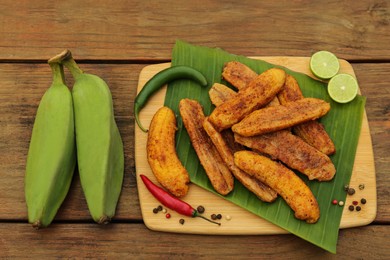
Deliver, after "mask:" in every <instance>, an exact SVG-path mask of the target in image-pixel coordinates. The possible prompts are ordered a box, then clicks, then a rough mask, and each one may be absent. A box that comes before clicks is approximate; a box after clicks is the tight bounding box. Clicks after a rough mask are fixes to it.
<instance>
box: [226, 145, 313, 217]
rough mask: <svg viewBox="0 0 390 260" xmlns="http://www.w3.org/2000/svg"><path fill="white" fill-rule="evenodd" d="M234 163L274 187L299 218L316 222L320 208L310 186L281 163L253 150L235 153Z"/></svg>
mask: <svg viewBox="0 0 390 260" xmlns="http://www.w3.org/2000/svg"><path fill="white" fill-rule="evenodd" d="M234 163H235V164H236V165H237V166H238V167H239V168H240V169H241V170H243V171H245V172H247V173H248V174H250V175H252V176H254V177H256V178H258V179H259V180H260V181H262V182H264V183H265V184H267V185H268V186H270V187H271V188H272V189H274V190H275V191H276V192H277V193H278V194H279V195H280V196H281V197H282V198H283V199H284V200H285V201H286V202H287V204H288V205H289V206H290V207H291V209H292V210H293V211H294V212H295V217H296V218H297V219H301V220H305V221H306V222H307V223H316V222H317V221H318V219H319V217H320V208H319V206H318V203H317V200H316V198H315V197H314V195H313V193H312V192H311V190H310V188H309V187H308V186H307V185H306V184H305V183H304V182H303V181H302V180H301V179H300V178H299V177H298V176H297V175H296V174H295V173H294V172H293V171H291V170H289V169H288V168H286V167H285V166H283V165H282V164H281V163H277V162H275V161H272V160H271V159H269V158H267V157H264V156H262V155H259V154H257V153H255V152H251V151H239V152H236V153H234Z"/></svg>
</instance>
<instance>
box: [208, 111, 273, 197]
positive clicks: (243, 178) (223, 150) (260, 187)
mask: <svg viewBox="0 0 390 260" xmlns="http://www.w3.org/2000/svg"><path fill="white" fill-rule="evenodd" d="M203 128H204V129H205V130H206V133H207V134H208V135H209V136H210V138H211V140H212V142H213V143H214V145H215V147H216V148H217V150H218V152H219V154H220V155H221V157H222V159H223V160H224V162H225V163H226V165H227V166H228V167H229V169H230V171H231V172H232V173H233V175H234V177H236V179H237V180H238V181H239V182H241V183H242V184H243V185H244V186H245V187H246V188H247V189H248V190H250V191H251V192H253V193H254V194H255V195H256V196H257V197H258V198H259V199H260V200H262V201H265V202H272V201H274V200H275V199H276V198H277V193H276V192H275V191H274V190H272V189H271V188H270V187H268V186H267V185H265V184H264V183H262V182H260V181H259V180H257V179H256V178H254V177H252V176H250V175H249V174H247V173H246V172H244V171H242V170H241V169H240V168H238V167H237V166H236V165H235V164H234V157H233V153H234V150H233V149H236V148H235V147H236V146H234V147H233V148H231V147H229V145H228V142H225V138H224V137H223V134H222V133H220V132H218V131H216V130H215V129H214V127H213V125H212V124H211V123H210V122H209V121H208V120H207V118H206V120H204V122H203ZM227 131H228V130H225V131H224V133H228V132H227ZM230 133H231V132H230ZM228 140H229V138H228ZM230 144H231V143H230Z"/></svg>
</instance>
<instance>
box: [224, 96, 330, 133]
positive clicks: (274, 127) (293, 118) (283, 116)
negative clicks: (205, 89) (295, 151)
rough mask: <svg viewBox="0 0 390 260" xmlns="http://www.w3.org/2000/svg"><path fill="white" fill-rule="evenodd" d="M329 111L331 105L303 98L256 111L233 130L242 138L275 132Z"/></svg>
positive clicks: (314, 99) (319, 100) (318, 100)
mask: <svg viewBox="0 0 390 260" xmlns="http://www.w3.org/2000/svg"><path fill="white" fill-rule="evenodd" d="M225 104H226V103H225ZM329 110H330V105H329V103H327V102H325V101H323V100H321V99H317V98H303V99H300V100H297V101H294V102H289V103H287V104H285V105H280V106H272V107H266V108H262V109H259V110H256V111H254V112H252V113H251V114H250V115H248V116H247V117H245V118H244V119H243V120H242V121H241V122H239V123H237V124H235V125H233V126H232V130H233V132H235V133H237V134H239V135H242V136H255V135H259V134H265V133H270V132H275V131H278V130H282V129H286V128H288V127H292V126H295V125H298V124H301V123H304V122H308V121H310V120H314V119H317V118H319V117H322V116H323V115H325V114H326V113H327V112H328V111H329Z"/></svg>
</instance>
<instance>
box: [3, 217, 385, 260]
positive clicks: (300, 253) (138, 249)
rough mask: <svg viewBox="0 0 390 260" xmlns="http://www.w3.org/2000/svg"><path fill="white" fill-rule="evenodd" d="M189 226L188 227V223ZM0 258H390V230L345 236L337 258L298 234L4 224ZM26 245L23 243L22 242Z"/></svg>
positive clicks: (373, 228) (348, 232) (374, 229)
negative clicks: (39, 227)
mask: <svg viewBox="0 0 390 260" xmlns="http://www.w3.org/2000/svg"><path fill="white" fill-rule="evenodd" d="M184 225H185V224H184ZM0 233H1V234H2V236H1V239H0V248H1V249H2V250H0V258H11V259H13V258H26V257H27V258H34V259H35V258H39V259H52V258H95V259H102V258H103V259H107V258H109V259H114V258H115V259H118V258H119V259H122V258H126V259H129V258H131V259H134V258H137V259H138V258H142V259H144V258H147V259H161V258H163V259H166V258H169V259H178V258H179V259H182V258H197V259H198V258H212V259H252V258H254V259H274V258H283V259H310V258H321V259H322V258H326V259H335V258H341V259H388V258H389V257H390V251H389V245H388V240H387V238H388V237H389V235H390V229H389V228H388V226H375V225H372V226H368V227H362V228H353V229H345V230H342V231H340V236H339V242H338V246H337V254H336V255H333V254H331V253H328V252H326V251H324V250H322V249H320V248H318V247H316V246H314V245H312V244H310V243H308V242H306V241H304V240H302V239H300V238H298V237H295V236H293V235H278V236H276V235H275V236H206V235H182V234H174V233H162V232H154V231H150V230H148V229H147V228H146V227H145V226H144V225H143V224H109V225H107V226H98V225H97V224H56V225H53V226H52V227H50V228H48V229H44V230H38V231H37V230H34V229H33V228H31V227H30V226H28V225H26V224H16V223H11V224H2V225H0ZM21 241H23V242H22V243H21Z"/></svg>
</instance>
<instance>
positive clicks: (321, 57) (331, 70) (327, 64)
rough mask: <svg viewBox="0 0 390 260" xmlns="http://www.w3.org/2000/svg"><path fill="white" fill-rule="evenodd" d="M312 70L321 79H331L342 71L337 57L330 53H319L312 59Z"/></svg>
mask: <svg viewBox="0 0 390 260" xmlns="http://www.w3.org/2000/svg"><path fill="white" fill-rule="evenodd" d="M310 69H311V72H313V74H314V75H315V76H316V77H318V78H320V79H330V78H331V77H333V76H335V75H336V74H337V72H339V69H340V63H339V60H338V59H337V57H336V55H334V54H333V53H331V52H329V51H318V52H316V53H314V54H313V55H312V56H311V58H310Z"/></svg>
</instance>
